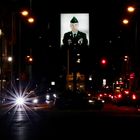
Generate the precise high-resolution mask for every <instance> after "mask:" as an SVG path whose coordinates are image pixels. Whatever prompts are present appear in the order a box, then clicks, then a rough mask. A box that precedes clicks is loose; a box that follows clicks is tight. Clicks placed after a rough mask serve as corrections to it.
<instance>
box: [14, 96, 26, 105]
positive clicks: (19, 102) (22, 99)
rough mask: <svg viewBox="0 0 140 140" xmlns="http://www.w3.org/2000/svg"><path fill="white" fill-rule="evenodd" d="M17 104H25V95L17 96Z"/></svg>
mask: <svg viewBox="0 0 140 140" xmlns="http://www.w3.org/2000/svg"><path fill="white" fill-rule="evenodd" d="M16 104H17V105H23V104H24V98H23V97H17V98H16Z"/></svg>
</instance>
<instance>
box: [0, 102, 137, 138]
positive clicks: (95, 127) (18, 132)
mask: <svg viewBox="0 0 140 140" xmlns="http://www.w3.org/2000/svg"><path fill="white" fill-rule="evenodd" d="M139 132H140V112H139V110H138V109H136V108H132V107H116V106H112V105H109V104H107V105H105V107H104V109H103V110H100V111H99V110H48V109H46V108H38V109H37V108H36V109H35V110H32V111H27V112H25V111H17V112H15V113H14V112H12V111H11V112H6V113H4V112H3V111H1V112H0V134H1V136H0V140H47V139H56V138H57V139H117V138H119V139H122V138H125V139H127V138H128V137H129V138H130V137H132V139H133V140H134V139H136V138H137V137H139V134H140V133H139Z"/></svg>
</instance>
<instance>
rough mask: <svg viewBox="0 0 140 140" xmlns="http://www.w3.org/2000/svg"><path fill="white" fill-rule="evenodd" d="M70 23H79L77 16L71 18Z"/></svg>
mask: <svg viewBox="0 0 140 140" xmlns="http://www.w3.org/2000/svg"><path fill="white" fill-rule="evenodd" d="M70 23H78V20H77V18H76V17H73V18H72V19H71V21H70Z"/></svg>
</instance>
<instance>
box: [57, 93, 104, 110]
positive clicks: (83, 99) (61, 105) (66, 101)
mask: <svg viewBox="0 0 140 140" xmlns="http://www.w3.org/2000/svg"><path fill="white" fill-rule="evenodd" d="M103 105H104V100H102V99H100V98H97V97H93V96H92V97H89V96H88V95H87V94H86V93H85V92H81V91H67V92H66V93H65V94H62V95H60V96H59V97H58V98H57V99H56V101H55V107H56V108H58V109H102V108H103Z"/></svg>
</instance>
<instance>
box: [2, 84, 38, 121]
mask: <svg viewBox="0 0 140 140" xmlns="http://www.w3.org/2000/svg"><path fill="white" fill-rule="evenodd" d="M16 82H17V81H16ZM18 82H19V83H17V84H16V83H11V85H10V86H9V89H7V90H6V96H5V105H6V107H5V112H4V113H3V114H5V113H7V112H10V114H11V119H12V118H13V117H14V115H16V112H21V111H22V113H23V114H24V115H25V116H26V117H27V118H29V115H28V112H32V114H34V115H37V114H36V113H35V112H34V111H33V108H34V103H33V100H35V98H36V96H32V95H33V92H29V91H30V90H31V87H30V83H28V84H27V85H24V87H23V86H22V83H21V82H20V81H18ZM32 90H33V91H34V93H35V90H34V89H32ZM11 119H9V120H11ZM29 119H30V118H29Z"/></svg>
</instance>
